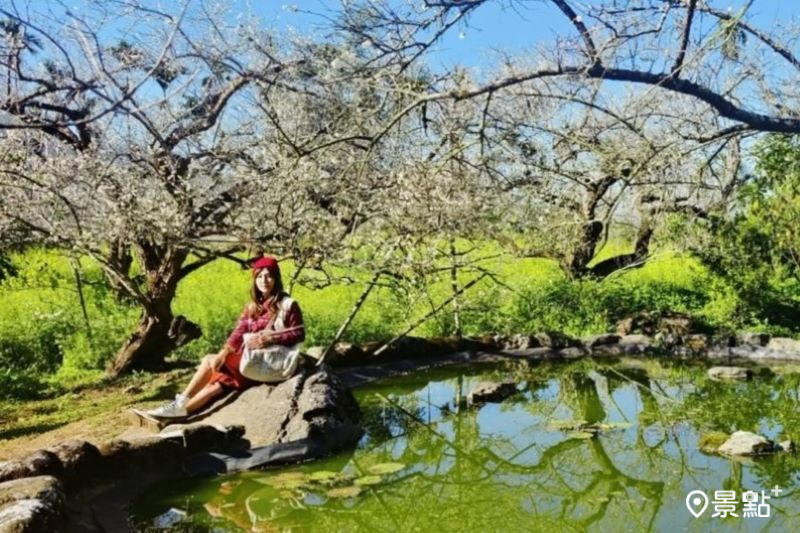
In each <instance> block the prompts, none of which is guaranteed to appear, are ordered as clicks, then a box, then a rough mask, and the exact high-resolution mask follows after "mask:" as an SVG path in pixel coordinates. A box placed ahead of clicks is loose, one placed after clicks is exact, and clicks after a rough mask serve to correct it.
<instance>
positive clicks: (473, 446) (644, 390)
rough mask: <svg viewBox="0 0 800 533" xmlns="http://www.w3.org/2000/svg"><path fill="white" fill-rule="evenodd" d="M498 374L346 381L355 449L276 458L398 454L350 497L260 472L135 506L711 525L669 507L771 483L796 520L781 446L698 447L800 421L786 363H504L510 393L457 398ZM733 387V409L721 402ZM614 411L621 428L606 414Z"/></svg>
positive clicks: (289, 523)
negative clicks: (360, 421) (705, 366)
mask: <svg viewBox="0 0 800 533" xmlns="http://www.w3.org/2000/svg"><path fill="white" fill-rule="evenodd" d="M512 371H514V369H513V368H511V369H509V368H501V369H494V370H489V371H486V370H483V371H481V373H479V374H477V375H476V374H475V373H474V372H475V371H465V372H463V373H459V372H458V371H455V370H449V371H436V372H433V373H430V374H425V375H417V376H411V377H407V378H402V379H400V380H395V381H394V382H388V383H386V384H381V385H376V386H374V387H368V388H365V389H363V390H361V391H359V392H358V395H359V397H360V401H361V403H362V405H363V406H364V414H365V417H364V422H365V425H366V428H367V434H366V436H365V438H364V440H363V441H362V442H361V444H360V445H359V447H358V449H357V450H356V451H355V452H353V453H350V454H345V455H342V456H338V457H335V458H332V459H329V460H326V461H322V462H316V463H313V464H310V465H306V466H303V467H299V468H298V467H294V468H291V469H289V471H290V472H304V473H306V474H309V473H313V472H319V471H325V470H331V471H335V472H339V473H340V475H342V476H345V477H347V478H348V481H346V484H351V483H352V479H353V478H357V477H359V476H364V475H367V474H370V469H371V468H373V467H374V465H378V464H381V463H386V462H394V463H397V462H399V463H402V464H403V465H405V468H403V469H402V470H400V471H398V472H395V473H391V474H388V475H383V476H382V478H381V479H380V480H379V481H378V482H377V483H376V482H375V480H374V479H373V480H372V481H370V483H368V484H364V485H361V486H360V489H361V494H360V495H359V496H357V497H354V498H345V499H338V498H333V497H328V496H327V495H326V491H327V490H329V489H330V486H326V485H323V484H320V483H316V484H315V483H313V482H307V483H305V484H300V485H296V486H288V487H286V486H279V487H275V486H271V485H270V481H269V480H270V479H274V478H275V476H276V475H285V474H281V473H276V472H258V473H246V474H242V475H239V476H237V477H234V478H232V479H227V480H215V481H210V482H209V483H208V484H206V485H205V486H204V487H202V488H200V489H198V488H197V487H196V486H195V487H192V488H185V489H184V490H179V489H176V487H175V486H172V487H167V488H164V489H163V490H162V491H160V492H158V493H154V495H151V497H150V498H148V500H147V501H142V502H140V504H139V508H140V509H141V511H140V512H139V513H140V516H146V515H147V514H148V510H150V514H151V515H152V514H157V512H156V511H162V512H163V510H164V508H165V507H164V506H165V505H168V504H169V502H176V503H177V502H183V503H184V507H186V504H185V502H186V501H187V498H190V503H189V504H188V507H189V510H190V511H191V512H192V515H193V516H194V518H195V520H197V521H198V523H205V524H209V525H213V526H214V527H220V526H222V527H230V528H231V529H238V528H245V529H250V528H255V529H261V530H272V529H281V530H287V529H288V530H310V529H314V530H320V529H322V530H326V531H327V530H335V531H398V530H403V531H429V530H439V531H464V530H470V531H483V530H491V531H494V530H501V529H502V530H510V531H544V530H548V529H553V528H558V530H559V531H562V530H567V531H572V530H575V531H584V530H615V531H616V530H631V531H633V530H636V531H649V530H664V529H677V528H681V529H684V528H687V527H689V528H690V529H692V530H708V531H710V530H712V529H714V528H715V527H719V526H720V525H721V524H722V522H717V520H719V519H712V518H711V514H712V512H713V510H711V509H710V510H708V511H707V512H706V514H705V515H704V516H703V517H701V519H694V518H693V517H692V516H691V515H690V514H689V513H688V511H687V510H686V508H685V504H684V502H685V497H686V494H687V493H688V492H690V491H691V490H694V489H701V490H705V491H706V492H707V493H708V494H709V499H710V500H711V499H713V492H714V491H715V490H722V489H732V490H736V491H737V493H739V494H740V493H741V491H743V490H756V491H758V492H759V493H760V491H761V490H768V489H769V488H771V487H773V486H774V485H776V484H777V485H780V486H781V487H782V488H784V489H785V492H784V493H783V495H782V497H781V498H780V499H773V500H771V501H770V503H772V504H773V513H772V514H773V518H771V519H770V523H769V526H770V528H771V529H778V530H781V529H784V528H783V526H786V527H787V529H788V525H789V524H791V523H792V522H793V521H794V520H797V519H798V518H800V499H798V497H796V496H795V495H794V489H795V487H796V486H797V485H798V472H800V465H799V464H798V460H797V458H796V457H795V456H792V455H784V456H780V457H775V458H767V459H762V460H758V461H751V462H749V463H744V464H743V463H740V462H737V461H731V460H728V459H724V458H720V457H716V456H706V455H703V454H701V453H700V452H698V451H697V439H698V434H699V432H700V431H703V430H706V429H714V430H724V431H728V432H730V431H733V430H736V429H749V430H759V431H761V432H765V431H766V432H767V433H768V436H770V437H779V436H787V435H788V436H792V435H791V430H795V431H796V430H797V428H800V425H798V422H800V420H798V414H797V413H798V409H797V407H798V390H800V389H798V383H799V382H798V376H796V375H785V376H777V377H769V376H766V377H761V378H759V379H757V380H754V381H752V382H749V383H737V384H719V383H716V382H712V381H709V380H708V379H706V378H705V373H704V371H703V370H702V369H699V370H695V369H691V368H688V369H687V368H684V367H668V366H661V365H660V364H658V363H655V362H649V363H648V364H647V365H646V368H626V367H624V366H602V365H595V364H587V363H580V364H575V365H570V366H541V367H538V368H533V369H530V370H525V371H524V372H523V375H520V371H519V369H517V371H516V377H517V378H520V381H521V383H522V384H521V386H520V389H521V394H519V395H517V396H516V397H515V398H514V399H513V400H512V401H510V402H506V403H504V404H488V405H484V406H480V407H473V408H468V407H466V405H465V403H464V401H463V399H464V396H465V393H466V391H469V390H470V388H471V387H472V386H473V385H474V384H475V383H477V382H478V381H481V380H484V379H487V378H492V377H498V376H499V375H500V374H507V373H508V372H512ZM742 398H747V399H746V400H744V403H745V404H746V405H748V406H749V411H748V412H747V413H742V412H741V411H740V410H736V409H735V406H736V405H737V400H739V401H738V404H739V405H741V403H742ZM753 399H755V400H753ZM754 401H756V402H759V405H760V406H761V407H762V408H761V409H756V404H754V403H753V402H754ZM727 415H730V416H727ZM554 420H561V421H574V422H575V423H576V424H577V423H578V422H579V421H582V422H583V423H585V424H610V425H611V427H607V428H606V427H604V430H603V431H601V432H600V433H599V434H598V435H596V436H593V437H592V436H589V438H587V434H586V433H580V432H578V433H575V432H574V431H572V430H571V429H569V428H567V429H562V430H558V429H554V428H553V426H552V422H553V421H554ZM623 422H628V423H630V425H629V427H624V428H615V427H614V423H623ZM567 425H568V424H567ZM770 431H771V433H770ZM283 472H285V470H284V471H283ZM342 483H345V482H342ZM373 483H374V484H373ZM203 505H204V506H205V509H203V507H201V506H203ZM174 506H180V505H179V504H178V505H174ZM740 510H741V504H740ZM213 516H217V518H212V517H213ZM740 516H741V514H740ZM760 520H766V519H760ZM724 524H725V527H726V529H727V528H732V529H734V530H743V531H744V530H749V529H753V528H755V529H761V528H762V527H764V526H765V525H767V524H766V523H764V522H761V523H758V522H753V519H744V518H740V519H739V521H736V519H733V521H726V522H724Z"/></svg>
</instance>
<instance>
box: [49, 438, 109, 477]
mask: <svg viewBox="0 0 800 533" xmlns="http://www.w3.org/2000/svg"><path fill="white" fill-rule="evenodd" d="M49 451H51V452H53V453H54V454H56V455H57V456H58V458H59V459H60V460H61V464H62V465H63V466H64V477H63V479H64V481H65V482H66V484H67V486H69V487H77V486H85V485H86V484H88V483H90V482H91V481H92V480H93V479H95V478H96V477H98V476H99V474H100V473H101V472H100V471H101V456H100V451H99V450H98V449H97V448H96V447H95V446H94V445H92V444H90V443H88V442H86V441H82V440H68V441H64V442H62V443H60V444H58V445H57V446H55V447H53V448H50V450H49Z"/></svg>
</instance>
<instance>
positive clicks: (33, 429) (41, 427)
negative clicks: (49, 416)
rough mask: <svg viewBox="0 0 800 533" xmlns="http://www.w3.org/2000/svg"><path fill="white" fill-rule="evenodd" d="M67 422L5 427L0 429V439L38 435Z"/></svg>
mask: <svg viewBox="0 0 800 533" xmlns="http://www.w3.org/2000/svg"><path fill="white" fill-rule="evenodd" d="M68 423H69V422H48V423H42V424H34V425H31V426H22V427H16V428H13V429H6V430H3V431H0V440H5V439H16V438H19V437H25V436H28V435H38V434H39V433H44V432H46V431H51V430H53V429H58V428H60V427H61V426H66V425H67V424H68Z"/></svg>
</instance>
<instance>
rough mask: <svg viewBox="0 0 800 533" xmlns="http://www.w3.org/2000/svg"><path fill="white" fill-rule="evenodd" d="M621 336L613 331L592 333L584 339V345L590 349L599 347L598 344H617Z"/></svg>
mask: <svg viewBox="0 0 800 533" xmlns="http://www.w3.org/2000/svg"><path fill="white" fill-rule="evenodd" d="M619 339H620V336H619V335H615V334H613V333H604V334H602V335H590V336H588V337H585V338H584V339H583V345H584V346H586V348H588V349H592V348H597V347H598V346H608V345H609V344H617V343H618V342H619Z"/></svg>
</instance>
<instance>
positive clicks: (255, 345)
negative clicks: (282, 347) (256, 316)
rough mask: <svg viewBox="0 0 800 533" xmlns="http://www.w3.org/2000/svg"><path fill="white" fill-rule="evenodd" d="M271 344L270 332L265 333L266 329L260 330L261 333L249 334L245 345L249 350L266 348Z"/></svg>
mask: <svg viewBox="0 0 800 533" xmlns="http://www.w3.org/2000/svg"><path fill="white" fill-rule="evenodd" d="M271 344H272V334H270V333H267V332H266V331H262V332H261V333H256V334H254V335H251V336H250V338H249V339H247V347H248V348H249V349H251V350H257V349H259V348H266V347H267V346H269V345H271Z"/></svg>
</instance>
